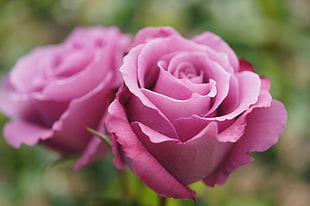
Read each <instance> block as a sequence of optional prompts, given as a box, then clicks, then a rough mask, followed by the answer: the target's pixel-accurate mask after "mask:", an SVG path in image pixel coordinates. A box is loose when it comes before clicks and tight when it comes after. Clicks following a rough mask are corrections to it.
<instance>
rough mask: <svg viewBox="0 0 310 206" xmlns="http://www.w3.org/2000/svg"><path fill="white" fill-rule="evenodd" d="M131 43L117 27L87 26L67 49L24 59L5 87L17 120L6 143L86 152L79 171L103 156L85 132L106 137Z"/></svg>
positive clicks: (1, 97) (4, 106)
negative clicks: (95, 131) (109, 113)
mask: <svg viewBox="0 0 310 206" xmlns="http://www.w3.org/2000/svg"><path fill="white" fill-rule="evenodd" d="M129 44H130V38H129V36H127V35H125V34H123V33H121V32H120V31H119V29H118V28H116V27H106V28H105V27H89V28H87V27H81V28H77V29H76V30H74V31H73V32H72V34H71V35H70V36H69V37H68V38H67V39H66V40H65V41H64V42H63V43H62V44H59V45H51V46H45V47H40V48H37V49H35V50H33V51H32V52H30V53H29V54H27V55H26V56H24V57H22V58H20V59H19V60H18V62H17V63H16V65H15V66H14V68H13V69H12V71H11V72H10V73H9V74H8V75H7V76H6V77H5V78H4V79H3V82H2V87H1V93H0V108H1V111H2V112H3V113H5V114H6V115H7V116H8V117H10V118H11V121H10V122H9V123H7V124H6V125H5V127H4V137H5V139H6V141H7V142H8V143H9V144H10V145H12V146H13V147H16V148H17V147H20V145H21V144H27V145H35V144H37V143H42V144H43V145H45V146H46V147H49V148H52V149H54V150H57V151H59V152H61V153H62V154H80V153H82V152H83V156H82V157H81V158H80V160H79V162H78V163H77V165H76V168H79V167H81V166H83V165H85V164H87V163H89V162H91V161H94V160H95V159H97V158H99V157H100V156H101V155H103V153H104V151H105V150H106V148H104V147H105V146H103V145H102V144H103V143H101V142H100V140H99V139H97V138H96V137H93V136H92V134H91V133H89V132H88V131H86V129H85V127H90V128H93V129H98V130H99V131H100V132H102V133H105V132H106V131H105V127H104V126H101V127H99V125H100V121H101V119H102V118H103V117H105V115H106V110H107V106H108V105H109V103H110V102H111V101H112V100H113V98H114V96H115V91H116V90H117V88H118V87H119V86H120V85H121V84H122V78H121V75H120V73H119V71H118V70H119V66H120V65H121V63H122V59H123V56H124V53H125V50H126V49H127V47H128V46H129ZM102 121H103V120H102Z"/></svg>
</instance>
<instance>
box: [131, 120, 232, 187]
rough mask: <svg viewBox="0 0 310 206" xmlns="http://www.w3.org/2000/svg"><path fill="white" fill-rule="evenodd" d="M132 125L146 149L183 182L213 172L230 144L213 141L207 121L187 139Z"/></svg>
mask: <svg viewBox="0 0 310 206" xmlns="http://www.w3.org/2000/svg"><path fill="white" fill-rule="evenodd" d="M132 128H133V129H134V132H135V134H136V135H137V136H138V137H139V139H140V141H141V142H142V143H143V145H144V146H145V148H146V149H147V151H148V152H149V153H150V154H152V156H153V157H154V158H156V159H157V160H158V162H160V163H161V165H162V166H163V167H164V168H165V169H167V171H169V173H170V174H172V175H173V177H175V178H176V179H177V180H178V181H180V182H181V183H182V184H183V185H188V184H191V183H193V182H196V181H199V180H201V179H204V178H205V177H206V176H208V175H210V174H211V173H212V172H214V170H215V169H217V167H218V166H219V165H220V163H221V162H222V161H223V159H224V158H225V157H226V155H227V153H228V152H229V151H230V148H231V146H232V145H231V144H229V143H221V142H218V141H217V140H216V138H215V137H216V134H217V130H216V124H209V125H208V126H207V127H206V128H205V129H204V130H203V131H201V132H200V133H199V134H198V135H196V136H195V137H193V138H192V139H190V140H188V141H187V142H181V141H178V140H174V139H172V140H166V139H167V138H166V137H164V136H163V135H161V134H159V133H158V132H156V131H154V130H152V129H150V128H149V127H146V126H145V125H143V124H140V123H138V122H137V123H133V124H132Z"/></svg>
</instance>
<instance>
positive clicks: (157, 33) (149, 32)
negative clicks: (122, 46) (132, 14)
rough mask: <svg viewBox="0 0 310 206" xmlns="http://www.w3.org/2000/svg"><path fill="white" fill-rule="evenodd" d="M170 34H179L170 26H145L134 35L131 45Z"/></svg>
mask: <svg viewBox="0 0 310 206" xmlns="http://www.w3.org/2000/svg"><path fill="white" fill-rule="evenodd" d="M172 35H176V36H181V35H180V34H179V33H178V32H177V31H175V30H174V29H173V28H171V27H157V28H156V27H146V28H144V29H142V30H140V31H139V32H138V33H137V34H136V36H135V40H134V43H133V44H132V45H131V48H132V47H135V46H137V45H139V44H144V43H147V42H148V41H150V40H152V39H156V38H165V37H169V36H172Z"/></svg>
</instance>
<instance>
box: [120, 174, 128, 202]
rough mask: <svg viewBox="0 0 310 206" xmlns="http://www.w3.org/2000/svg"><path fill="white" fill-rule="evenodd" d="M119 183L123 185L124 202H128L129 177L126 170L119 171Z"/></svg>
mask: <svg viewBox="0 0 310 206" xmlns="http://www.w3.org/2000/svg"><path fill="white" fill-rule="evenodd" d="M119 181H120V185H121V191H122V193H121V195H122V197H121V198H122V201H123V202H127V200H128V176H127V172H126V168H125V169H122V170H119Z"/></svg>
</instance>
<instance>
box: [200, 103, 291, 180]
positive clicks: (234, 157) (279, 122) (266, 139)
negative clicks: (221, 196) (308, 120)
mask: <svg viewBox="0 0 310 206" xmlns="http://www.w3.org/2000/svg"><path fill="white" fill-rule="evenodd" d="M247 120H248V124H247V127H246V130H245V133H244V135H243V136H242V137H241V138H240V140H239V141H238V142H237V143H236V145H235V146H234V148H233V150H232V152H231V153H230V155H229V156H228V158H227V160H226V161H225V162H224V163H223V164H222V165H221V166H220V167H219V169H218V170H217V171H216V172H214V174H213V175H210V176H209V177H207V178H206V179H205V180H204V181H205V183H206V184H207V185H210V186H213V185H215V184H224V183H225V181H226V179H227V178H228V176H229V174H230V173H231V172H233V171H234V170H235V169H237V168H239V167H241V166H243V165H245V164H248V163H249V162H251V161H253V158H252V157H251V156H249V155H248V153H250V152H254V151H255V152H262V151H265V150H267V149H269V148H270V147H271V146H272V145H274V144H275V143H277V141H278V138H279V136H280V134H281V133H282V131H283V130H284V128H285V126H286V121H287V113H286V110H285V107H284V106H283V104H282V103H281V102H278V101H276V100H273V101H272V104H271V106H270V107H267V108H257V109H254V110H253V111H252V112H251V113H250V114H249V115H248V117H247Z"/></svg>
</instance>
